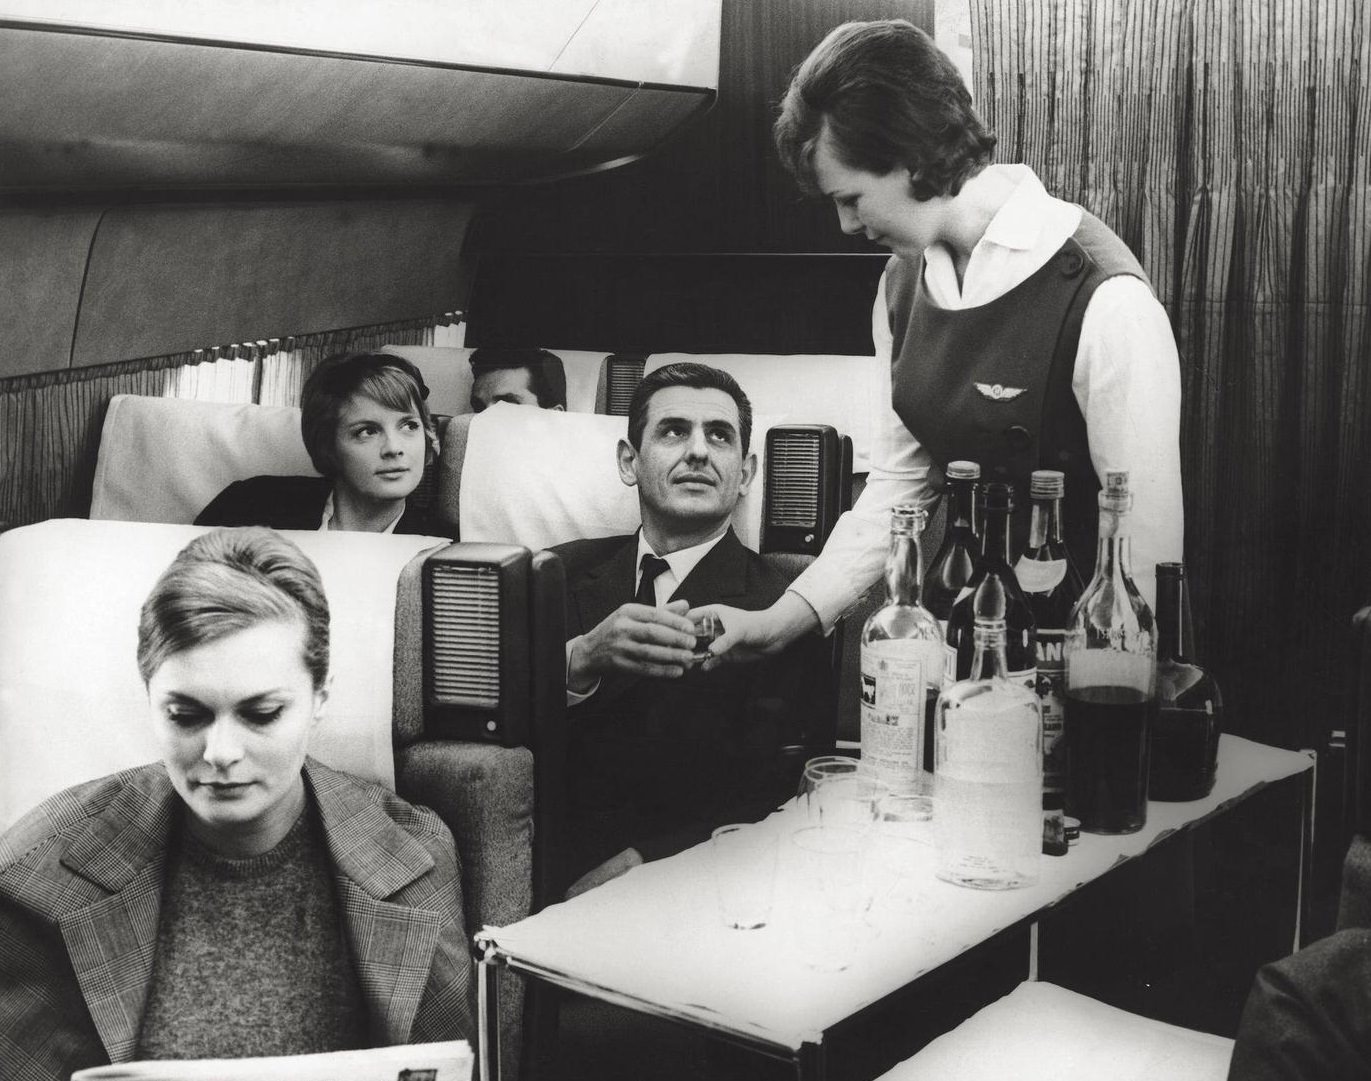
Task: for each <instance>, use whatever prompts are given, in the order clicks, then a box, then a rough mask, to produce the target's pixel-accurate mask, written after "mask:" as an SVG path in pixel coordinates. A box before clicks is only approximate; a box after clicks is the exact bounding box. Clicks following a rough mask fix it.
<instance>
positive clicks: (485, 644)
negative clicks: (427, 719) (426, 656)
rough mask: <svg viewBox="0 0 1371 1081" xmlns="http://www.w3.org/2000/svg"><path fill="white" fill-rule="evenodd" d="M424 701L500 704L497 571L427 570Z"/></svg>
mask: <svg viewBox="0 0 1371 1081" xmlns="http://www.w3.org/2000/svg"><path fill="white" fill-rule="evenodd" d="M431 570H432V580H431V588H432V593H431V600H432V603H431V605H430V608H429V618H430V620H431V621H432V626H431V627H430V632H431V633H430V638H429V641H430V644H431V645H430V648H431V649H432V664H431V665H430V667H429V672H428V676H429V686H428V688H427V690H428V696H429V701H430V702H432V703H434V704H438V705H455V706H476V707H480V708H484V709H494V708H496V707H497V706H498V705H499V704H500V571H499V568H498V567H493V566H472V565H465V564H458V563H438V564H435V565H433V566H432V569H431Z"/></svg>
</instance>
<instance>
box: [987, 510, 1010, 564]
mask: <svg viewBox="0 0 1371 1081" xmlns="http://www.w3.org/2000/svg"><path fill="white" fill-rule="evenodd" d="M981 529H982V530H984V532H983V533H982V534H981V557H982V558H983V559H986V560H994V561H995V562H1004V563H1008V562H1009V559H1010V549H1009V512H1008V511H1007V510H995V509H989V510H986V512H985V520H984V521H983V522H981Z"/></svg>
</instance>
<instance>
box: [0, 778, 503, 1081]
mask: <svg viewBox="0 0 1371 1081" xmlns="http://www.w3.org/2000/svg"><path fill="white" fill-rule="evenodd" d="M305 778H306V787H307V789H308V790H309V792H310V793H311V794H312V797H313V799H314V803H315V806H316V808H317V809H318V813H319V818H320V821H321V822H322V825H323V831H324V836H325V838H326V841H327V844H328V849H329V853H330V855H331V856H332V859H333V863H334V883H335V887H336V890H337V898H338V909H339V915H340V917H341V920H342V923H343V926H344V927H345V928H346V932H347V938H348V945H349V950H350V955H351V958H352V963H353V966H354V968H355V970H356V973H357V977H358V984H359V986H360V987H361V988H362V993H363V997H364V998H365V1000H366V1004H367V1014H368V1018H369V1022H370V1027H371V1031H370V1033H369V1034H368V1038H369V1041H370V1043H371V1044H372V1045H374V1046H384V1045H390V1044H400V1043H419V1042H425V1041H430V1040H448V1039H461V1038H466V1039H471V1040H472V1041H473V1042H474V1040H475V1031H476V1030H475V1025H474V1022H473V1018H474V1016H475V1014H474V1012H473V1009H472V1000H471V992H472V972H471V961H470V954H469V952H468V949H467V934H466V931H465V929H464V925H463V921H462V895H461V881H460V878H459V874H458V866H457V857H456V850H455V848H454V846H453V840H452V834H451V833H450V832H449V831H448V829H447V827H446V826H445V825H443V823H442V821H441V820H440V819H439V818H438V816H437V815H435V814H434V813H433V812H432V811H429V810H426V809H424V808H422V807H413V806H411V805H410V804H408V803H405V802H404V801H403V800H401V799H399V798H398V797H396V796H394V795H392V794H391V793H390V792H388V791H386V790H385V789H384V788H382V787H380V786H379V785H374V784H368V783H367V782H364V781H361V780H358V779H357V778H354V777H351V776H349V775H347V774H343V773H337V772H335V771H334V770H331V769H329V768H327V767H326V766H323V765H321V764H320V763H318V762H315V761H314V760H313V759H308V760H306V763H305ZM182 806H183V804H182V803H181V800H180V797H178V796H177V795H176V791H175V789H174V788H173V787H172V784H171V780H170V778H169V777H168V776H167V772H166V769H165V767H163V766H162V764H161V763H156V764H153V765H148V766H140V767H138V768H136V769H131V770H125V771H124V772H122V773H117V774H113V775H112V776H109V777H105V778H102V779H100V780H97V781H90V782H88V783H86V784H83V785H77V786H76V787H75V788H69V789H67V790H66V791H65V792H61V793H59V794H58V795H56V796H53V797H52V798H51V799H48V800H46V801H45V802H44V803H42V804H41V805H39V806H38V807H37V808H35V809H34V810H33V811H31V812H30V813H29V814H28V815H26V816H25V817H24V818H23V819H21V820H20V821H19V822H18V823H17V824H16V825H15V826H14V828H13V829H11V830H10V831H9V832H8V833H6V834H5V835H4V836H3V837H0V1077H4V1078H5V1079H6V1081H67V1078H68V1077H69V1076H70V1075H71V1072H72V1071H73V1070H76V1069H80V1068H84V1067H87V1066H95V1065H101V1064H104V1063H107V1062H128V1061H130V1060H131V1059H132V1058H133V1054H134V1049H135V1045H136V1041H137V1038H138V1030H139V1026H140V1024H141V1022H142V1018H143V1009H144V1004H145V1002H146V998H147V992H148V985H149V981H150V980H151V978H152V968H153V960H154V952H155V949H156V945H157V921H158V916H159V913H160V909H161V898H162V881H163V870H164V863H165V857H166V852H167V846H168V842H169V840H170V836H171V831H172V829H173V828H174V826H175V823H176V821H177V819H178V817H179V811H180V808H181V807H182ZM225 1023H226V1024H232V1023H233V1019H232V1018H226V1019H225Z"/></svg>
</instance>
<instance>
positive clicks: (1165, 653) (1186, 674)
mask: <svg viewBox="0 0 1371 1081" xmlns="http://www.w3.org/2000/svg"><path fill="white" fill-rule="evenodd" d="M1194 650H1195V630H1194V626H1193V624H1192V621H1191V617H1190V588H1189V584H1188V582H1187V580H1186V576H1185V564H1184V563H1158V564H1157V718H1156V721H1155V722H1154V724H1153V727H1152V738H1151V748H1150V752H1149V753H1150V754H1151V758H1152V761H1151V765H1150V767H1149V770H1148V781H1147V795H1148V798H1150V799H1159V800H1195V799H1203V798H1204V797H1205V796H1207V795H1209V793H1210V791H1211V790H1212V789H1213V787H1214V776H1215V772H1216V770H1217V767H1218V761H1219V733H1220V732H1221V731H1222V730H1223V695H1222V694H1220V693H1219V685H1218V684H1217V683H1216V682H1214V677H1213V676H1211V675H1210V674H1209V673H1208V672H1206V671H1205V670H1204V669H1203V668H1201V667H1200V666H1199V665H1198V664H1196V663H1195V653H1194Z"/></svg>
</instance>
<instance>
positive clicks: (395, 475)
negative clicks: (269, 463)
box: [195, 353, 442, 535]
mask: <svg viewBox="0 0 1371 1081" xmlns="http://www.w3.org/2000/svg"><path fill="white" fill-rule="evenodd" d="M427 397H428V387H427V386H425V385H424V379H423V376H422V375H420V374H419V369H418V368H416V367H415V366H414V365H413V364H411V363H410V362H409V361H407V360H405V359H404V358H403V357H397V356H393V355H391V354H389V353H337V354H334V355H333V356H331V357H328V358H327V359H325V360H324V361H323V363H322V364H320V366H319V367H318V368H316V369H315V370H314V371H313V372H311V373H310V376H309V378H308V379H307V380H306V381H305V386H304V390H303V392H302V394H301V397H300V434H301V436H302V437H303V438H304V442H305V449H306V450H307V451H308V452H309V457H310V461H311V462H313V463H314V468H315V469H317V470H318V471H319V472H320V473H321V474H322V477H273V476H261V477H252V478H251V479H249V480H242V481H235V482H234V483H233V484H230V485H229V486H228V487H227V488H225V489H224V490H223V491H222V492H220V493H219V494H218V495H217V496H215V497H214V499H213V500H212V501H211V502H210V503H209V505H208V506H206V507H205V509H204V510H202V511H201V512H200V514H199V517H197V518H196V519H195V524H196V525H266V526H272V527H274V528H276V529H334V530H352V531H356V532H363V533H419V534H435V535H442V530H441V527H439V526H438V525H437V524H436V523H435V522H433V521H431V520H430V519H429V518H428V516H427V515H425V514H423V513H422V512H420V511H419V510H418V509H417V508H414V507H412V506H410V505H409V504H408V503H407V500H408V498H409V497H410V496H411V495H412V494H413V492H414V489H415V488H417V487H418V485H419V482H420V481H421V480H422V479H423V476H424V467H425V466H426V465H428V463H429V462H430V461H432V460H433V458H434V457H435V456H436V455H437V453H438V438H437V434H436V431H435V429H434V425H433V417H432V416H431V415H430V414H429V411H428V405H427V404H426V402H425V399H426V398H427Z"/></svg>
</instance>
